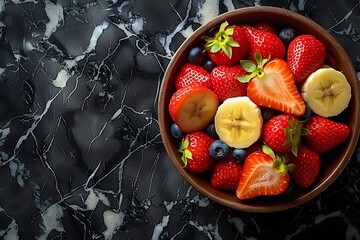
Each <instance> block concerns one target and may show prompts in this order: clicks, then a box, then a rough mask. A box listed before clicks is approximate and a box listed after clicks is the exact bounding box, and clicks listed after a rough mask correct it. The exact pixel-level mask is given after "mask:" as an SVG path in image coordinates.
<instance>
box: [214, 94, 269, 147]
mask: <svg viewBox="0 0 360 240" xmlns="http://www.w3.org/2000/svg"><path fill="white" fill-rule="evenodd" d="M214 122H215V130H216V133H217V134H218V135H219V138H220V139H221V140H223V141H224V142H225V143H226V144H227V145H229V146H230V147H234V148H246V147H249V146H250V145H251V144H253V143H254V142H256V141H257V140H258V139H259V137H260V135H261V129H262V125H263V119H262V116H261V110H260V108H259V107H258V106H257V105H256V104H255V103H253V102H252V101H251V100H250V98H248V97H247V96H242V97H234V98H228V99H226V100H225V101H224V102H223V103H222V104H221V105H220V106H219V108H218V110H217V112H216V114H215V120H214Z"/></svg>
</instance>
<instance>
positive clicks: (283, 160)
mask: <svg viewBox="0 0 360 240" xmlns="http://www.w3.org/2000/svg"><path fill="white" fill-rule="evenodd" d="M262 151H263V152H264V153H265V154H267V155H269V156H270V157H271V158H272V159H273V160H274V164H273V168H274V170H275V171H276V172H277V173H284V174H287V172H288V171H290V172H291V171H293V170H294V169H295V164H293V163H289V164H288V162H289V159H288V156H287V155H277V154H275V153H274V151H273V150H272V149H271V148H269V147H268V146H266V145H263V146H262Z"/></svg>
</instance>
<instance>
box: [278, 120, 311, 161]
mask: <svg viewBox="0 0 360 240" xmlns="http://www.w3.org/2000/svg"><path fill="white" fill-rule="evenodd" d="M303 124H304V121H298V122H295V121H294V119H292V118H291V117H289V127H287V128H285V129H284V131H285V135H286V136H287V137H288V138H287V139H286V141H285V143H284V146H285V147H291V152H292V153H293V154H294V155H295V156H297V153H298V146H299V143H300V140H301V136H305V135H308V134H309V131H308V130H307V129H305V128H303Z"/></svg>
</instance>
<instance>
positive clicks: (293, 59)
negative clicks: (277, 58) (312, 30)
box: [287, 34, 326, 82]
mask: <svg viewBox="0 0 360 240" xmlns="http://www.w3.org/2000/svg"><path fill="white" fill-rule="evenodd" d="M325 57H326V48H325V45H324V44H323V43H322V42H320V41H319V40H318V39H316V38H315V37H314V36H312V35H309V34H304V35H300V36H297V37H296V38H295V39H294V40H293V41H291V42H290V44H289V47H288V51H287V62H288V63H289V66H290V69H291V71H292V73H293V74H294V77H295V82H301V81H304V80H305V79H306V78H307V77H308V76H309V75H310V74H311V73H313V72H314V71H315V70H317V69H319V68H320V67H321V66H322V65H323V64H324V62H325Z"/></svg>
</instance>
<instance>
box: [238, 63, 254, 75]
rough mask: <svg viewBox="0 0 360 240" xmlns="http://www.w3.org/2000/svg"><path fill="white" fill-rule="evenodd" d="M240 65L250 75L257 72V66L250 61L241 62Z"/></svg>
mask: <svg viewBox="0 0 360 240" xmlns="http://www.w3.org/2000/svg"><path fill="white" fill-rule="evenodd" d="M240 65H241V66H242V68H243V69H244V70H245V71H246V72H248V73H252V72H254V71H255V70H256V64H255V63H254V62H253V61H250V60H240Z"/></svg>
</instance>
